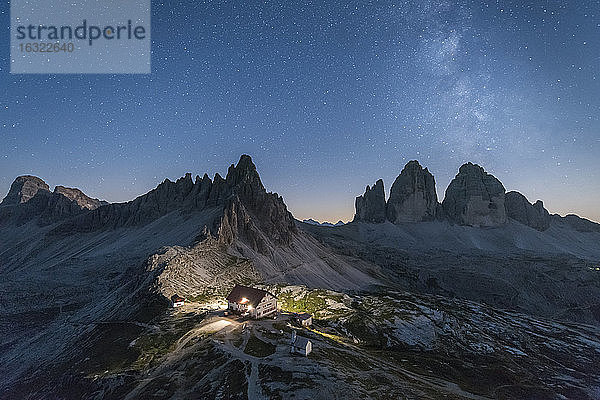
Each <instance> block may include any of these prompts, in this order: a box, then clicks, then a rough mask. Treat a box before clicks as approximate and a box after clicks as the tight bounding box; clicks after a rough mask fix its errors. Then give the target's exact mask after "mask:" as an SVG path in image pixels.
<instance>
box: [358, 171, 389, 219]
mask: <svg viewBox="0 0 600 400" xmlns="http://www.w3.org/2000/svg"><path fill="white" fill-rule="evenodd" d="M355 207H356V214H355V215H354V221H362V222H371V223H380V222H384V221H385V192H384V190H383V180H381V179H379V180H378V181H377V182H376V183H375V185H373V188H371V187H369V186H367V188H366V189H365V194H363V195H362V196H358V197H357V198H356V201H355Z"/></svg>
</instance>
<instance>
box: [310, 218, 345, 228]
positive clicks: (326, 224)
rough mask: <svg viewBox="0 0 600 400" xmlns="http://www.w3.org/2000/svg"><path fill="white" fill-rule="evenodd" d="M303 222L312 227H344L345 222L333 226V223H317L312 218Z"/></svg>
mask: <svg viewBox="0 0 600 400" xmlns="http://www.w3.org/2000/svg"><path fill="white" fill-rule="evenodd" d="M302 222H304V223H305V224H310V225H319V226H342V225H344V222H343V221H338V222H336V223H335V224H332V223H331V222H327V221H325V222H319V221H315V220H314V219H312V218H309V219H303V220H302Z"/></svg>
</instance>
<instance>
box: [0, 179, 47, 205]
mask: <svg viewBox="0 0 600 400" xmlns="http://www.w3.org/2000/svg"><path fill="white" fill-rule="evenodd" d="M39 190H44V191H46V192H50V187H49V186H48V184H47V183H46V182H44V180H43V179H40V178H38V177H37V176H33V175H22V176H19V177H17V178H16V179H15V181H14V182H13V183H12V185H10V190H9V191H8V194H7V195H6V197H5V198H4V200H2V203H1V204H2V205H12V204H21V203H26V202H28V201H29V200H30V199H31V198H32V197H33V196H35V195H36V194H37V192H38V191H39Z"/></svg>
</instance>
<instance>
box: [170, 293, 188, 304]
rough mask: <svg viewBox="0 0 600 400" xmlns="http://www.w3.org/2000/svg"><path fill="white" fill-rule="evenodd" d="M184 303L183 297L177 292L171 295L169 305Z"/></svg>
mask: <svg viewBox="0 0 600 400" xmlns="http://www.w3.org/2000/svg"><path fill="white" fill-rule="evenodd" d="M184 304H185V299H184V298H183V297H181V296H179V295H177V294H174V295H173V296H171V305H172V306H173V307H181V306H182V305H184Z"/></svg>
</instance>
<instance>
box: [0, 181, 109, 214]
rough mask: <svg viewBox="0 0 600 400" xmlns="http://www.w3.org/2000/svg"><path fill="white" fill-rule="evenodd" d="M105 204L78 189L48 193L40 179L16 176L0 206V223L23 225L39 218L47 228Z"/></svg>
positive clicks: (59, 188)
mask: <svg viewBox="0 0 600 400" xmlns="http://www.w3.org/2000/svg"><path fill="white" fill-rule="evenodd" d="M104 204H107V203H106V202H103V201H100V200H98V199H93V198H91V197H88V196H86V195H85V194H84V193H83V192H82V191H81V190H79V189H75V188H68V187H64V186H57V187H56V188H55V189H54V191H53V192H51V191H50V190H49V187H48V185H47V184H46V182H44V181H43V180H42V179H40V178H38V177H36V176H30V175H26V176H19V177H18V178H16V179H15V181H14V182H13V184H12V185H11V188H10V191H9V193H8V195H7V196H6V197H5V198H4V200H3V201H2V203H1V204H0V206H1V208H0V222H1V221H6V220H12V221H13V222H17V223H24V222H26V221H29V220H31V219H34V218H38V220H39V222H40V223H41V224H50V223H54V222H57V221H60V220H61V219H65V218H71V217H73V216H76V215H79V214H82V213H84V212H86V211H88V210H95V209H96V208H98V207H100V206H102V205H104Z"/></svg>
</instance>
